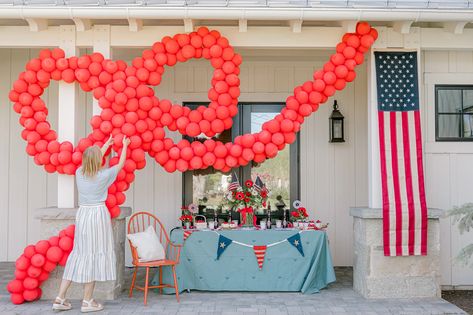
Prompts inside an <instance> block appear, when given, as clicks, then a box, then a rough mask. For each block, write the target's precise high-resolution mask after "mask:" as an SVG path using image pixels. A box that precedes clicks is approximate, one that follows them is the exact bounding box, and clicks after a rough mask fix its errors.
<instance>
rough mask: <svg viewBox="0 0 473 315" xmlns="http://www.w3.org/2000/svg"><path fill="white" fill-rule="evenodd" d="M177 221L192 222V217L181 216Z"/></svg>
mask: <svg viewBox="0 0 473 315" xmlns="http://www.w3.org/2000/svg"><path fill="white" fill-rule="evenodd" d="M179 220H181V221H183V222H185V221H189V222H190V221H192V216H191V215H181V216H180V218H179Z"/></svg>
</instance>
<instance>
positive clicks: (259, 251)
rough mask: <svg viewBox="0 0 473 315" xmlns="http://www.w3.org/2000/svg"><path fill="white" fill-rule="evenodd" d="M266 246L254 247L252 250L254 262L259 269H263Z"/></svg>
mask: <svg viewBox="0 0 473 315" xmlns="http://www.w3.org/2000/svg"><path fill="white" fill-rule="evenodd" d="M266 247H267V246H266V245H255V246H253V250H254V251H255V255H256V260H257V261H258V267H259V269H262V268H263V263H264V255H265V254H266Z"/></svg>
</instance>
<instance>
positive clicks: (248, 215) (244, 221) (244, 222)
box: [239, 207, 255, 227]
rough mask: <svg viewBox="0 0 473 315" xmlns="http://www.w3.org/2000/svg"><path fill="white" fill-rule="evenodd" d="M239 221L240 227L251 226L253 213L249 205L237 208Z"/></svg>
mask: <svg viewBox="0 0 473 315" xmlns="http://www.w3.org/2000/svg"><path fill="white" fill-rule="evenodd" d="M239 212H240V222H241V226H242V227H253V226H254V218H255V214H254V212H253V209H252V208H251V207H248V208H243V209H240V210H239Z"/></svg>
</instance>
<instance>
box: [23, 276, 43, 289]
mask: <svg viewBox="0 0 473 315" xmlns="http://www.w3.org/2000/svg"><path fill="white" fill-rule="evenodd" d="M38 285H39V282H38V279H35V278H26V279H25V280H23V287H24V288H25V289H27V290H33V289H36V288H37V287H38Z"/></svg>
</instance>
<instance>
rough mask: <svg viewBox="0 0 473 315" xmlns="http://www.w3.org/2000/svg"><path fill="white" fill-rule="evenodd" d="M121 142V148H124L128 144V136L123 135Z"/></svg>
mask: <svg viewBox="0 0 473 315" xmlns="http://www.w3.org/2000/svg"><path fill="white" fill-rule="evenodd" d="M122 144H123V148H124V149H126V148H127V147H128V145H129V144H130V138H127V137H126V136H123V140H122Z"/></svg>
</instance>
